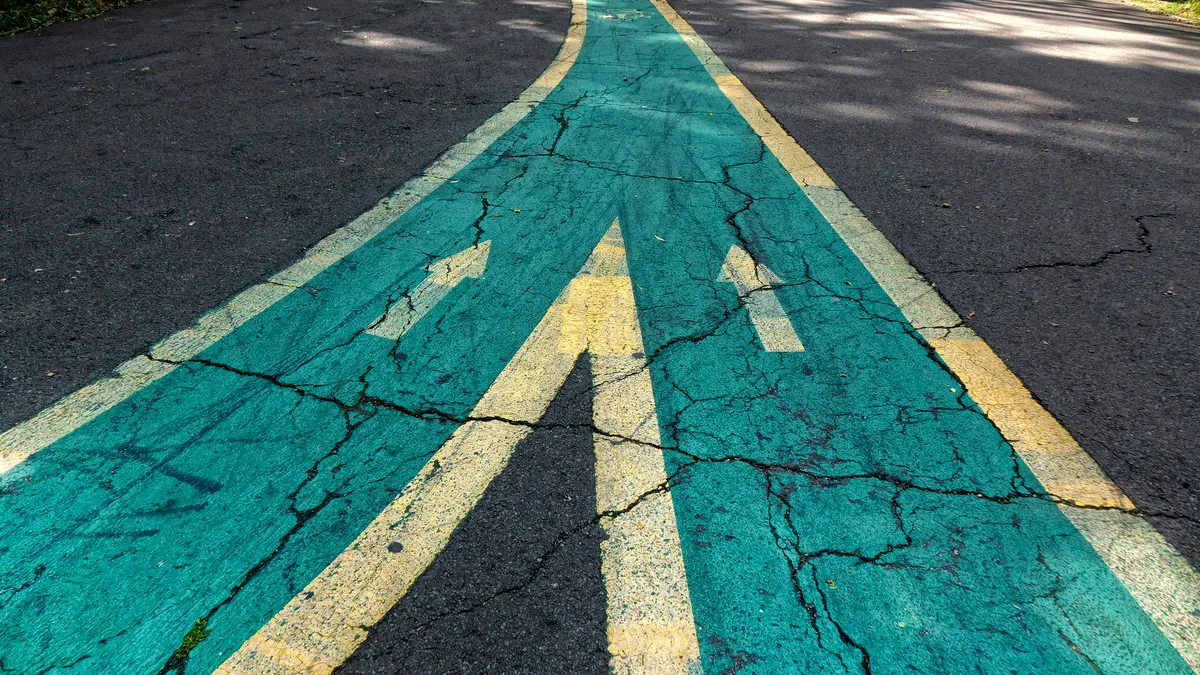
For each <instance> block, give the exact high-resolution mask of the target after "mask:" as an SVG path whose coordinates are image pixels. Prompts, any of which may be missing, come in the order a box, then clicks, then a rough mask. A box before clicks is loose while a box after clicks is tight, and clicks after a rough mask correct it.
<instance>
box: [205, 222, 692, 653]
mask: <svg viewBox="0 0 1200 675" xmlns="http://www.w3.org/2000/svg"><path fill="white" fill-rule="evenodd" d="M585 352H590V353H591V354H592V359H593V372H594V375H593V377H594V379H595V383H596V389H597V392H596V399H595V403H594V406H595V412H594V421H595V425H596V428H597V429H598V430H599V431H598V432H597V433H596V434H595V435H594V442H595V452H596V488H597V500H596V501H597V512H598V513H599V514H600V516H602V520H601V522H602V525H603V527H604V529H605V531H606V532H607V534H608V536H609V539H608V540H607V541H606V542H604V543H603V544H602V545H601V546H602V548H601V570H602V573H603V576H604V583H605V589H606V593H607V595H608V642H609V651H610V655H611V657H612V658H611V664H612V667H613V669H614V671H615V672H618V673H664V674H666V673H680V674H684V673H688V672H693V671H694V670H695V669H696V668H698V666H699V662H700V647H699V644H698V642H697V640H696V630H695V625H694V623H693V619H692V605H691V598H690V595H689V594H688V586H687V575H686V573H685V571H684V567H683V552H682V550H681V546H680V541H679V532H678V530H677V528H676V524H675V511H674V506H673V504H672V502H671V495H670V492H669V490H667V489H666V481H667V477H666V470H665V467H664V464H663V457H662V451H661V449H660V447H659V446H660V443H659V431H658V417H657V413H656V412H655V406H654V394H653V391H652V390H651V385H650V374H649V372H648V371H647V370H646V368H645V356H644V353H643V352H644V348H643V346H642V335H641V329H640V328H639V325H638V319H637V308H636V307H635V306H634V299H633V286H632V284H631V283H630V280H629V271H628V268H627V266H626V262H625V248H624V244H623V243H622V239H621V233H620V225H619V223H616V222H614V223H613V225H612V227H611V228H610V229H609V231H608V233H607V234H606V235H605V236H604V238H603V239H602V240H601V242H600V243H599V244H598V245H597V246H596V249H595V250H594V251H593V252H592V255H591V256H590V257H589V258H588V260H587V262H586V264H585V265H584V267H583V269H582V270H581V271H580V273H579V275H578V276H576V278H575V279H573V280H572V281H571V283H570V284H569V285H568V286H567V288H566V289H565V290H564V291H563V292H562V294H560V296H559V297H558V299H557V300H556V301H555V302H554V304H552V305H551V306H550V308H549V310H548V311H547V312H546V315H545V316H544V317H543V318H542V320H541V321H539V322H538V325H537V327H535V328H534V330H533V333H531V334H530V336H529V338H527V339H526V341H525V343H524V344H523V345H522V346H521V348H520V349H519V350H518V351H517V353H516V355H515V356H514V357H513V359H512V361H510V362H509V364H508V365H507V366H505V368H504V370H503V371H502V372H501V373H500V375H499V376H498V377H497V378H496V381H495V382H494V383H493V384H492V386H491V387H490V388H489V389H488V391H487V392H486V393H485V394H484V396H483V398H482V399H481V400H480V402H479V404H478V405H476V407H475V409H474V411H472V414H471V417H472V420H471V421H469V422H467V423H466V424H464V425H463V426H461V427H459V428H458V430H456V431H455V432H454V434H453V435H452V436H451V437H450V439H449V440H447V441H446V443H445V444H443V445H442V447H441V448H440V449H439V450H438V451H437V452H436V453H435V454H434V456H433V457H432V459H430V461H429V462H428V463H427V464H426V465H425V467H424V468H423V469H422V470H421V471H420V472H419V473H418V474H417V476H416V477H415V478H413V480H412V481H411V482H410V483H409V484H408V485H407V486H406V487H405V489H404V491H403V492H402V493H401V494H400V496H399V497H397V498H396V499H395V501H393V502H392V503H391V504H389V505H388V506H387V508H385V509H384V511H383V512H382V513H381V514H380V515H379V516H378V517H377V518H376V519H375V520H373V521H372V522H371V524H370V525H368V526H367V528H366V530H365V531H363V533H362V534H360V535H359V536H358V538H357V539H355V540H354V542H353V543H352V544H351V545H350V546H349V547H348V548H346V550H345V551H343V552H342V553H341V554H340V555H338V557H337V558H336V559H334V561H333V562H332V563H330V564H329V566H327V567H326V568H325V570H324V571H322V572H321V574H320V575H318V576H317V578H316V579H314V580H313V581H312V582H311V583H309V584H308V585H307V586H306V587H305V588H304V590H303V591H301V592H300V593H299V594H298V595H296V597H294V598H293V599H292V600H291V601H289V602H288V604H287V605H285V606H284V608H283V609H282V610H281V611H280V612H279V613H278V614H276V615H275V617H273V618H272V619H271V620H270V621H269V622H268V623H267V624H266V625H265V626H263V627H262V628H261V629H259V631H258V632H257V633H255V634H254V636H252V637H251V638H250V639H249V640H247V641H246V643H245V644H243V645H242V646H241V648H240V649H239V650H238V651H237V652H236V653H235V654H233V656H231V657H230V658H229V659H228V660H227V661H226V662H225V663H224V664H223V665H222V666H221V667H220V668H219V669H218V670H217V673H218V674H220V675H234V674H235V673H236V674H243V673H244V674H250V673H255V674H258V675H265V674H270V673H330V672H332V671H333V669H334V668H336V667H337V666H338V665H340V664H341V663H343V662H344V661H345V660H346V659H347V658H349V657H350V655H351V654H353V653H354V651H355V649H357V648H358V646H359V645H360V644H361V643H362V642H363V640H365V639H366V637H367V629H368V628H369V627H371V626H373V625H375V624H376V623H378V622H379V621H380V620H381V619H382V618H383V617H384V615H385V614H387V612H388V610H389V609H391V608H392V606H394V605H395V604H396V603H397V602H398V601H399V600H400V599H401V598H402V597H404V595H405V594H406V593H407V592H408V590H409V588H411V587H412V585H413V583H414V582H415V581H416V580H417V578H418V577H419V576H420V575H421V574H422V573H423V572H424V571H425V569H426V568H428V567H429V565H430V564H431V563H432V562H433V560H434V559H435V558H436V557H437V556H438V554H440V553H441V551H442V550H443V549H444V548H445V546H446V544H447V543H448V542H449V541H450V537H451V535H452V534H453V533H454V530H455V529H456V528H457V527H458V525H459V524H460V523H461V522H462V520H463V519H464V518H466V517H467V515H468V514H469V513H470V512H471V509H472V508H474V507H475V504H477V503H478V502H479V500H480V498H482V497H483V493H484V491H485V490H486V489H487V487H488V485H490V484H491V482H492V480H493V479H494V478H495V477H496V476H498V475H499V474H500V472H501V471H503V470H504V467H505V466H506V465H507V464H508V460H509V458H510V457H511V456H512V453H513V450H514V449H515V448H516V446H517V444H518V443H519V442H520V441H521V439H523V438H525V437H526V436H528V435H529V433H530V432H531V431H532V426H531V425H533V424H534V423H536V422H537V421H538V420H539V419H541V417H542V415H543V414H545V412H546V409H547V408H549V406H550V403H551V401H552V400H553V399H554V396H555V395H556V394H557V393H558V391H559V389H561V388H562V385H563V383H564V382H566V379H567V376H568V375H569V374H570V371H571V368H572V367H573V366H574V363H575V361H576V359H578V358H579V357H580V355H582V354H583V353H585Z"/></svg>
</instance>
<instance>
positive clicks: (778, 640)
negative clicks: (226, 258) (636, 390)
mask: <svg viewBox="0 0 1200 675" xmlns="http://www.w3.org/2000/svg"><path fill="white" fill-rule="evenodd" d="M589 4H590V8H589V17H588V32H587V38H586V41H585V43H584V46H583V49H582V52H581V53H580V56H579V59H578V61H577V62H576V64H575V65H574V66H573V68H572V70H571V71H570V73H569V74H568V76H567V78H566V79H565V80H564V81H563V82H562V84H561V85H559V87H558V88H557V89H556V90H555V91H554V93H553V94H552V95H551V96H550V97H549V98H548V99H547V100H546V101H545V102H544V103H542V104H541V105H540V106H539V107H538V108H537V109H536V110H534V111H533V112H532V113H531V114H530V115H529V116H528V117H526V118H525V119H524V120H522V121H521V122H520V123H518V124H517V125H516V126H515V127H513V128H512V129H511V130H510V131H509V132H508V133H506V134H505V135H504V136H503V137H502V138H501V139H500V140H499V141H497V142H496V143H495V144H494V145H493V146H492V147H491V148H489V149H488V150H487V151H486V152H484V153H483V154H481V155H480V156H479V157H478V158H477V159H475V160H474V161H473V162H472V163H471V164H470V165H468V166H467V167H466V168H465V169H464V170H462V171H461V172H460V173H459V174H457V175H456V176H455V177H454V178H453V179H452V180H450V181H448V182H447V183H445V184H444V185H442V186H441V187H440V188H439V189H438V190H436V191H435V192H434V193H433V194H431V195H430V196H429V197H427V198H426V199H425V200H423V201H422V202H421V203H420V204H418V205H417V206H415V207H414V208H412V209H411V210H409V211H408V212H406V213H405V214H404V215H403V216H401V217H400V218H399V219H398V220H397V221H396V222H395V223H393V224H392V225H391V226H390V227H388V228H387V229H386V230H385V231H384V232H383V233H381V234H380V235H378V236H377V237H375V238H374V239H372V240H371V241H370V242H369V243H368V244H366V245H365V246H363V247H362V248H360V249H358V250H357V251H355V252H354V253H352V254H350V255H349V256H347V257H346V258H345V259H343V260H342V261H340V262H338V263H336V264H335V265H333V266H332V267H330V268H329V269H328V270H327V271H326V272H324V273H323V274H321V275H320V276H318V277H316V278H315V279H313V280H312V281H311V282H309V283H307V284H306V285H305V286H304V287H303V288H302V289H300V290H299V291H297V292H294V293H292V294H290V295H288V296H287V297H286V298H284V299H283V300H282V301H280V302H278V303H277V304H275V305H274V306H272V307H270V308H269V309H267V310H266V311H264V312H263V313H262V314H260V315H258V316H257V317H256V318H254V319H253V320H251V321H250V322H248V323H246V324H244V325H243V326H241V327H240V328H239V329H237V330H236V331H235V332H233V333H232V334H231V335H229V336H228V337H226V338H224V339H222V340H221V341H220V342H218V343H217V344H215V345H214V346H212V347H211V348H209V349H208V350H206V351H205V352H203V353H202V354H200V355H199V356H198V357H196V358H194V359H192V360H190V361H188V362H187V363H185V364H184V365H182V366H181V367H179V368H178V369H176V370H175V371H173V372H172V373H171V374H169V375H167V376H166V377H164V378H162V379H161V380H159V381H157V382H155V383H153V384H151V385H150V386H148V387H146V388H145V389H143V390H141V391H140V392H138V393H137V394H135V395H133V396H132V397H130V398H129V399H127V400H126V401H124V402H123V403H121V404H120V405H118V406H117V407H115V408H113V409H112V410H110V411H109V412H107V413H105V414H103V415H102V416H100V417H99V418H97V419H96V420H94V421H93V422H91V423H89V424H87V425H85V426H83V427H82V428H80V429H79V430H78V431H76V432H74V433H72V434H71V435H69V436H67V437H66V438H64V439H62V440H61V441H59V442H57V443H55V444H54V445H52V446H51V447H49V448H47V449H45V450H43V451H41V452H39V453H37V454H35V455H33V456H32V457H30V458H29V459H28V460H27V461H25V462H24V463H23V464H21V465H19V466H18V467H17V468H15V469H13V470H12V471H10V472H8V473H7V474H5V475H4V476H3V477H2V478H0V481H2V482H0V500H2V504H3V509H2V510H0V532H2V533H3V536H2V537H0V569H2V570H3V574H4V579H3V581H2V582H0V645H3V646H2V647H0V672H18V673H34V672H54V671H56V670H65V669H67V668H71V670H73V671H74V672H89V673H115V672H120V673H157V672H187V673H206V672H212V671H213V670H214V669H216V668H217V667H218V666H219V665H220V664H221V663H222V662H223V661H224V660H225V659H226V658H227V657H228V656H229V655H230V654H231V653H232V652H233V651H235V650H237V649H238V647H239V646H241V645H242V643H243V642H244V641H245V640H246V639H247V638H249V637H250V636H251V635H252V634H254V632H255V631H256V630H257V629H258V628H259V627H260V626H262V625H263V624H265V623H266V622H267V621H269V620H270V619H271V617H272V616H274V615H275V614H276V613H277V612H278V611H279V610H280V609H281V608H282V607H283V606H284V604H285V603H287V602H288V601H289V600H290V599H292V598H293V597H294V596H295V595H296V594H297V593H299V592H300V591H301V590H302V589H303V588H304V587H305V585H306V584H307V583H308V582H309V581H310V580H312V579H313V578H314V577H315V576H316V575H317V574H318V573H319V572H320V571H321V570H322V569H323V568H324V567H325V566H326V565H327V564H329V562H330V561H331V560H333V558H334V557H335V556H337V555H338V553H340V552H341V551H342V550H343V549H345V548H346V547H347V546H348V545H349V544H350V543H351V541H352V540H353V539H354V538H355V536H356V535H358V533H359V532H361V531H362V530H363V529H364V528H365V527H366V526H367V524H368V523H369V522H370V521H371V520H372V519H373V518H374V517H375V516H376V515H377V514H379V513H380V512H381V511H382V510H383V509H384V507H385V506H386V505H387V504H388V503H389V502H391V501H392V500H393V499H394V498H395V496H396V495H397V494H398V493H399V491H400V490H402V489H403V488H404V487H405V485H406V484H407V483H408V482H409V481H410V479H412V477H413V476H414V475H415V474H416V473H417V471H418V470H420V469H421V468H422V467H423V466H424V465H425V463H426V462H427V460H428V458H429V457H430V455H431V454H432V453H434V452H435V451H436V450H437V449H438V448H439V446H441V445H442V443H443V442H445V441H446V439H447V438H448V437H449V436H450V434H451V433H453V431H454V430H455V429H456V428H457V427H458V426H459V425H461V424H462V423H463V422H464V421H465V420H466V419H467V418H468V417H469V415H470V411H471V410H472V408H473V407H474V406H475V404H476V403H477V402H478V401H479V399H480V397H481V396H482V395H483V393H484V391H486V390H487V389H488V387H489V386H490V385H491V384H492V382H493V381H494V380H495V379H496V377H497V375H498V374H499V373H500V372H501V370H502V369H503V368H504V367H505V365H507V364H508V363H509V361H510V360H511V359H512V357H513V355H514V354H515V353H516V351H517V349H518V347H520V345H521V344H522V343H523V342H524V341H525V339H526V337H528V335H529V334H530V332H531V331H532V330H533V328H534V326H535V325H536V324H537V323H538V321H539V320H540V319H541V318H542V317H543V315H545V314H546V312H547V310H548V308H549V307H550V305H551V303H552V302H553V301H554V299H555V298H556V297H557V296H558V295H559V294H560V293H561V292H562V290H563V289H564V288H565V287H566V285H567V283H568V282H569V281H570V280H571V278H572V277H573V276H574V275H575V274H576V273H577V272H578V271H579V269H580V267H581V266H582V265H583V263H584V261H585V259H586V258H587V256H588V254H589V253H590V252H591V251H592V249H593V248H594V247H596V244H597V242H598V241H599V240H600V238H601V236H602V235H603V233H604V232H605V231H606V230H607V229H608V227H609V225H610V224H611V223H612V221H613V219H614V218H616V217H619V218H620V222H621V226H622V229H623V234H624V239H625V244H626V248H627V250H628V259H629V268H630V277H631V279H632V283H633V286H634V292H635V297H636V301H637V305H638V308H639V311H640V318H641V326H642V331H643V333H644V337H645V342H646V350H647V352H646V353H647V357H648V359H649V362H650V371H651V375H652V378H653V385H654V391H655V397H656V401H657V405H658V414H659V419H660V423H661V426H662V438H663V443H664V445H665V447H666V448H667V450H666V451H665V457H666V460H667V463H668V471H670V472H674V474H673V475H674V485H673V487H672V490H671V494H672V497H673V499H674V503H675V509H676V513H677V517H678V528H679V532H680V535H681V538H682V543H683V553H684V562H685V564H686V567H687V576H688V584H689V587H690V589H691V595H692V604H693V609H694V612H695V620H696V625H697V634H698V636H699V639H700V646H701V654H702V659H703V664H704V667H705V669H706V671H708V672H713V673H716V672H739V669H740V672H745V673H751V672H759V673H780V672H800V671H801V670H804V671H811V672H867V671H868V669H869V671H870V672H874V673H884V672H888V673H893V672H894V673H900V672H957V671H975V672H986V673H1010V672H1018V673H1032V672H1054V673H1093V672H1096V671H1098V670H1099V671H1101V672H1105V673H1187V672H1190V671H1189V669H1188V667H1187V665H1186V664H1185V663H1184V661H1183V660H1182V658H1181V657H1180V656H1179V654H1177V653H1176V652H1175V651H1174V650H1173V649H1172V647H1171V645H1170V644H1169V643H1168V642H1167V640H1166V639H1165V638H1164V637H1163V636H1162V634H1161V633H1160V632H1159V631H1158V628H1156V627H1155V625H1154V624H1153V623H1152V622H1151V621H1150V620H1149V618H1147V616H1146V615H1145V614H1144V613H1143V612H1142V610H1141V609H1140V608H1139V607H1138V605H1137V603H1136V602H1135V601H1134V600H1133V598H1132V597H1131V596H1130V595H1129V594H1128V593H1127V592H1126V591H1125V589H1124V588H1123V587H1122V586H1121V584H1120V582H1119V581H1118V580H1117V579H1116V578H1115V577H1114V576H1113V574H1112V573H1111V572H1110V571H1109V570H1108V568H1107V567H1106V566H1105V565H1104V563H1103V561H1102V560H1101V559H1100V558H1099V557H1098V556H1097V555H1096V554H1095V553H1094V552H1093V551H1092V549H1091V548H1090V547H1089V546H1088V544H1087V543H1086V542H1085V541H1084V539H1083V538H1082V537H1081V536H1080V535H1079V533H1078V532H1076V531H1075V530H1074V529H1073V528H1072V526H1071V524H1070V523H1069V522H1068V521H1067V520H1066V519H1065V517H1064V516H1063V515H1062V514H1061V513H1060V512H1059V510H1058V508H1057V506H1056V505H1055V504H1053V503H1052V502H1050V501H1049V500H1047V499H1045V498H1044V497H1045V495H1044V494H1043V492H1042V490H1041V487H1040V486H1039V484H1038V482H1037V480H1036V479H1035V478H1034V477H1033V475H1032V474H1031V473H1030V472H1029V471H1028V469H1026V468H1025V466H1024V465H1023V464H1022V462H1021V461H1020V459H1019V458H1018V457H1017V455H1016V454H1015V453H1014V451H1013V449H1012V448H1011V447H1010V446H1009V444H1008V443H1007V442H1006V441H1005V440H1004V439H1003V438H1002V437H1001V436H1000V434H999V433H998V432H997V431H996V429H995V427H994V426H992V424H991V423H990V422H989V421H988V419H987V418H986V417H985V416H984V415H983V414H982V413H981V412H980V411H979V410H978V408H977V407H976V406H975V405H974V404H973V402H972V401H971V400H970V399H969V398H968V397H967V396H966V395H965V393H964V392H963V391H962V388H961V385H960V384H959V383H958V381H957V380H956V379H955V378H954V377H953V376H952V375H951V374H950V373H949V372H948V371H947V369H945V368H944V367H943V365H942V364H941V363H940V362H939V361H938V360H937V358H936V357H935V356H933V354H932V352H931V350H930V349H929V348H928V346H927V345H926V344H925V343H924V342H922V341H921V339H920V338H919V337H918V336H917V335H916V333H915V332H914V331H913V329H912V328H911V326H909V325H908V323H907V322H906V321H905V319H904V317H903V315H902V314H901V313H900V311H899V310H898V309H896V307H895V306H894V305H893V304H892V303H891V301H890V300H889V299H888V297H887V295H886V294H885V293H884V292H883V291H882V290H881V289H880V288H879V287H878V286H877V285H876V284H875V282H874V281H873V279H872V278H871V276H870V274H868V272H867V271H866V270H865V269H864V268H863V267H862V265H861V264H860V263H859V262H858V261H857V259H856V258H855V257H854V255H853V254H852V253H851V252H850V251H849V249H847V248H846V246H845V245H844V244H843V243H842V242H841V241H840V240H839V239H838V238H837V236H836V235H835V234H834V232H833V230H832V229H831V227H830V226H829V224H828V223H827V222H826V221H825V220H824V219H823V217H822V216H821V215H820V213H819V212H818V211H817V210H816V209H815V208H814V207H813V205H812V204H811V203H810V202H809V201H808V199H807V198H806V197H805V195H804V194H803V193H802V192H801V190H800V189H799V188H798V187H797V186H796V184H795V182H794V181H793V180H792V178H791V177H790V176H789V174H788V173H787V172H786V171H785V170H784V169H783V167H782V166H781V165H780V164H779V162H778V161H777V160H776V159H775V158H774V157H773V156H772V155H771V154H770V153H769V152H767V151H766V149H765V147H764V146H763V143H762V142H761V141H760V139H759V137H758V136H757V135H755V133H754V132H753V131H752V130H751V128H750V127H749V125H748V124H747V123H746V122H745V120H744V119H743V118H742V117H741V116H740V114H739V113H738V112H737V110H736V109H735V108H734V107H733V106H732V105H731V104H730V102H729V101H728V99H726V97H725V95H724V94H723V93H722V92H721V91H720V90H719V89H718V88H717V86H716V84H715V83H714V82H713V80H712V78H711V77H710V76H709V74H708V73H707V72H706V71H705V70H704V68H703V67H702V65H701V64H700V62H699V61H698V60H697V58H696V57H695V55H694V54H693V53H692V51H691V50H690V49H689V48H688V47H687V45H685V43H684V42H683V40H681V39H680V37H679V36H678V35H677V34H676V33H675V31H674V30H673V29H672V28H671V26H670V25H669V24H668V23H667V22H666V21H665V20H664V19H663V17H662V16H661V15H660V14H659V13H658V12H657V10H656V9H655V8H654V6H653V5H652V4H650V3H649V2H642V1H639V0H627V1H622V2H607V3H605V2H592V3H589ZM484 241H486V242H489V254H488V259H487V265H486V271H485V272H484V273H483V274H482V276H480V277H479V278H468V279H464V280H462V281H461V282H460V283H459V284H458V285H457V286H456V287H454V288H453V289H452V290H450V291H449V292H448V294H447V295H446V298H445V299H444V300H443V301H441V302H439V303H438V304H436V305H435V306H433V307H432V308H431V309H430V310H429V312H428V313H427V314H425V315H424V317H423V318H422V319H421V320H420V321H418V322H417V323H415V324H414V325H413V326H412V327H411V329H409V330H408V331H407V332H406V333H405V334H404V335H403V336H402V337H400V338H399V339H398V340H386V339H382V338H379V337H377V336H375V335H372V334H370V333H367V332H366V330H367V329H368V328H369V327H370V326H371V325H372V324H373V322H374V321H376V319H377V318H378V317H380V316H381V315H383V314H384V312H385V311H386V310H387V309H388V308H389V307H390V306H394V305H395V303H397V302H399V303H404V302H406V301H407V300H406V298H410V297H411V293H412V292H413V289H415V288H417V287H418V286H419V285H420V284H421V282H422V281H423V280H424V279H425V278H426V277H427V276H428V274H429V272H428V271H427V266H429V265H430V264H431V263H433V262H434V261H436V260H439V259H444V258H446V257H448V256H450V255H452V254H455V253H457V252H459V251H463V250H464V249H467V248H468V247H470V246H472V245H475V244H480V243H482V242H484ZM731 247H738V248H739V249H742V250H744V251H746V252H747V253H749V254H750V255H751V256H752V258H753V260H754V261H756V262H757V263H759V264H762V265H765V266H766V267H768V268H769V269H770V270H771V271H772V272H774V273H775V275H777V276H778V278H780V279H781V280H782V281H781V282H779V283H776V284H774V287H773V289H771V290H770V292H771V293H773V294H774V295H775V296H776V297H777V299H778V301H779V303H780V304H781V305H782V308H783V310H784V311H786V313H787V317H788V318H789V319H790V324H791V326H792V328H793V329H794V331H795V334H796V336H798V338H799V339H800V340H801V341H802V342H803V345H804V349H805V351H803V352H767V351H765V350H764V348H763V337H762V335H761V333H760V332H759V330H760V327H759V326H758V324H756V323H755V321H754V320H753V317H752V316H751V314H750V312H749V311H748V306H749V305H750V304H751V303H750V301H749V298H750V297H752V296H753V295H754V294H755V293H759V294H761V293H764V292H766V291H765V290H756V291H753V292H752V293H750V294H749V295H742V296H739V293H738V290H737V286H736V284H734V283H730V282H728V281H724V280H721V279H722V266H723V264H724V263H725V261H726V259H727V257H728V256H729V252H730V249H731Z"/></svg>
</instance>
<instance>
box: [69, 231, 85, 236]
mask: <svg viewBox="0 0 1200 675" xmlns="http://www.w3.org/2000/svg"><path fill="white" fill-rule="evenodd" d="M81 234H83V233H82V232H68V233H67V236H68V237H78V236H79V235H81Z"/></svg>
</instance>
